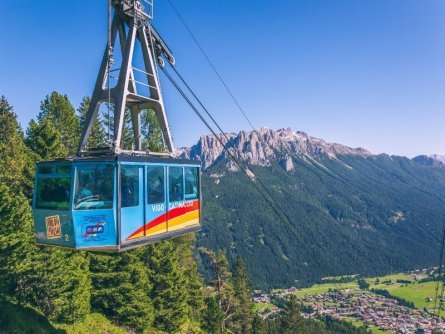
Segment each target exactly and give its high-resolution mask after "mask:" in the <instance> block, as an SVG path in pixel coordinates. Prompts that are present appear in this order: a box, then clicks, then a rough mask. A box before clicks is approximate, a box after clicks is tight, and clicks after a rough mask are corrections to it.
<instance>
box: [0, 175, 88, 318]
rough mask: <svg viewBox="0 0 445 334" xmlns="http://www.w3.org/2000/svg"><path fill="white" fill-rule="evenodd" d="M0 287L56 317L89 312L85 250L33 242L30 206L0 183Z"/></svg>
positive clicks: (76, 316) (17, 300)
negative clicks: (41, 245)
mask: <svg viewBox="0 0 445 334" xmlns="http://www.w3.org/2000/svg"><path fill="white" fill-rule="evenodd" d="M0 255H1V256H0V268H1V269H0V277H1V280H0V282H1V283H0V286H1V291H2V294H3V295H4V296H6V298H8V299H11V300H13V301H15V302H18V303H20V304H30V305H32V306H34V307H36V308H38V309H39V310H40V311H41V312H42V313H43V314H44V315H45V316H47V317H48V318H49V319H51V320H54V321H56V322H74V321H76V320H78V319H82V318H83V317H85V315H87V314H88V313H89V311H90V304H89V293H90V281H89V276H88V275H87V274H86V271H87V267H88V261H87V260H86V259H85V256H84V254H82V253H76V252H72V251H67V250H63V249H54V248H44V247H39V246H36V244H35V240H34V231H33V219H32V214H31V208H30V205H29V203H28V201H27V200H26V198H25V197H24V196H23V195H22V194H21V193H13V192H11V190H10V189H8V188H7V187H6V186H5V185H4V184H1V185H0Z"/></svg>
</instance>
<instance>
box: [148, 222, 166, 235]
mask: <svg viewBox="0 0 445 334" xmlns="http://www.w3.org/2000/svg"><path fill="white" fill-rule="evenodd" d="M165 232H167V222H163V223H162V224H159V225H157V226H155V227H152V228H150V229H148V230H146V232H145V233H146V234H145V235H146V236H147V237H149V236H152V235H157V234H161V233H165Z"/></svg>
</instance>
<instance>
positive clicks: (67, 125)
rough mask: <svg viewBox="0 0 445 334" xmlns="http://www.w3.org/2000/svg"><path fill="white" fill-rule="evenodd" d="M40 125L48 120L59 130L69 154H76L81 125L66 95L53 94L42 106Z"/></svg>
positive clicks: (47, 97)
mask: <svg viewBox="0 0 445 334" xmlns="http://www.w3.org/2000/svg"><path fill="white" fill-rule="evenodd" d="M40 110H41V112H40V114H39V115H38V117H37V119H38V121H39V123H42V121H43V120H45V119H48V120H49V121H50V122H52V123H53V125H54V126H55V128H56V129H57V130H58V132H59V135H60V140H61V142H62V145H63V146H64V147H65V148H66V151H67V154H69V155H72V154H75V153H76V150H77V146H78V143H79V134H80V125H79V119H78V118H77V116H76V112H75V110H74V108H73V106H72V105H71V103H70V101H69V100H68V97H67V96H66V95H62V94H59V93H57V92H52V93H51V94H50V95H48V96H46V98H45V100H43V101H42V102H41V104H40Z"/></svg>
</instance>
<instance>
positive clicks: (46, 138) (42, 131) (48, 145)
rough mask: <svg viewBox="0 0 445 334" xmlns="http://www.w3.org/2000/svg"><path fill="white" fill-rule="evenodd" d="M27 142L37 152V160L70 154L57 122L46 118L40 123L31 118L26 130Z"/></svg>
mask: <svg viewBox="0 0 445 334" xmlns="http://www.w3.org/2000/svg"><path fill="white" fill-rule="evenodd" d="M26 144H27V145H28V147H29V148H30V149H31V151H32V152H34V153H35V155H36V157H37V160H49V159H55V158H62V157H64V156H66V155H68V150H67V148H66V147H65V146H64V145H63V143H62V138H61V135H60V133H59V131H58V130H57V128H56V126H55V124H54V123H53V122H51V121H50V120H49V119H46V118H44V119H42V120H41V121H40V122H39V123H36V122H35V121H34V120H31V122H30V123H29V127H28V129H27V131H26Z"/></svg>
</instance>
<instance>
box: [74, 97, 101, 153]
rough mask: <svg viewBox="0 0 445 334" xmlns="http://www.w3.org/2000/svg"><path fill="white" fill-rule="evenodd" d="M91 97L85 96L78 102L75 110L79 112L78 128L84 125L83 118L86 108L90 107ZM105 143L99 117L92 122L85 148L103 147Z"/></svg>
mask: <svg viewBox="0 0 445 334" xmlns="http://www.w3.org/2000/svg"><path fill="white" fill-rule="evenodd" d="M90 102H91V99H90V98H89V97H88V96H85V97H84V98H83V99H82V101H81V102H80V106H79V108H77V112H78V114H79V126H80V129H83V126H84V125H85V118H86V115H87V112H88V108H89V107H90ZM106 145H107V135H106V133H105V130H104V127H103V125H102V122H101V121H100V119H99V117H98V118H96V120H95V121H94V123H93V127H92V129H91V135H90V137H89V138H88V143H87V149H91V148H96V147H104V146H106Z"/></svg>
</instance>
